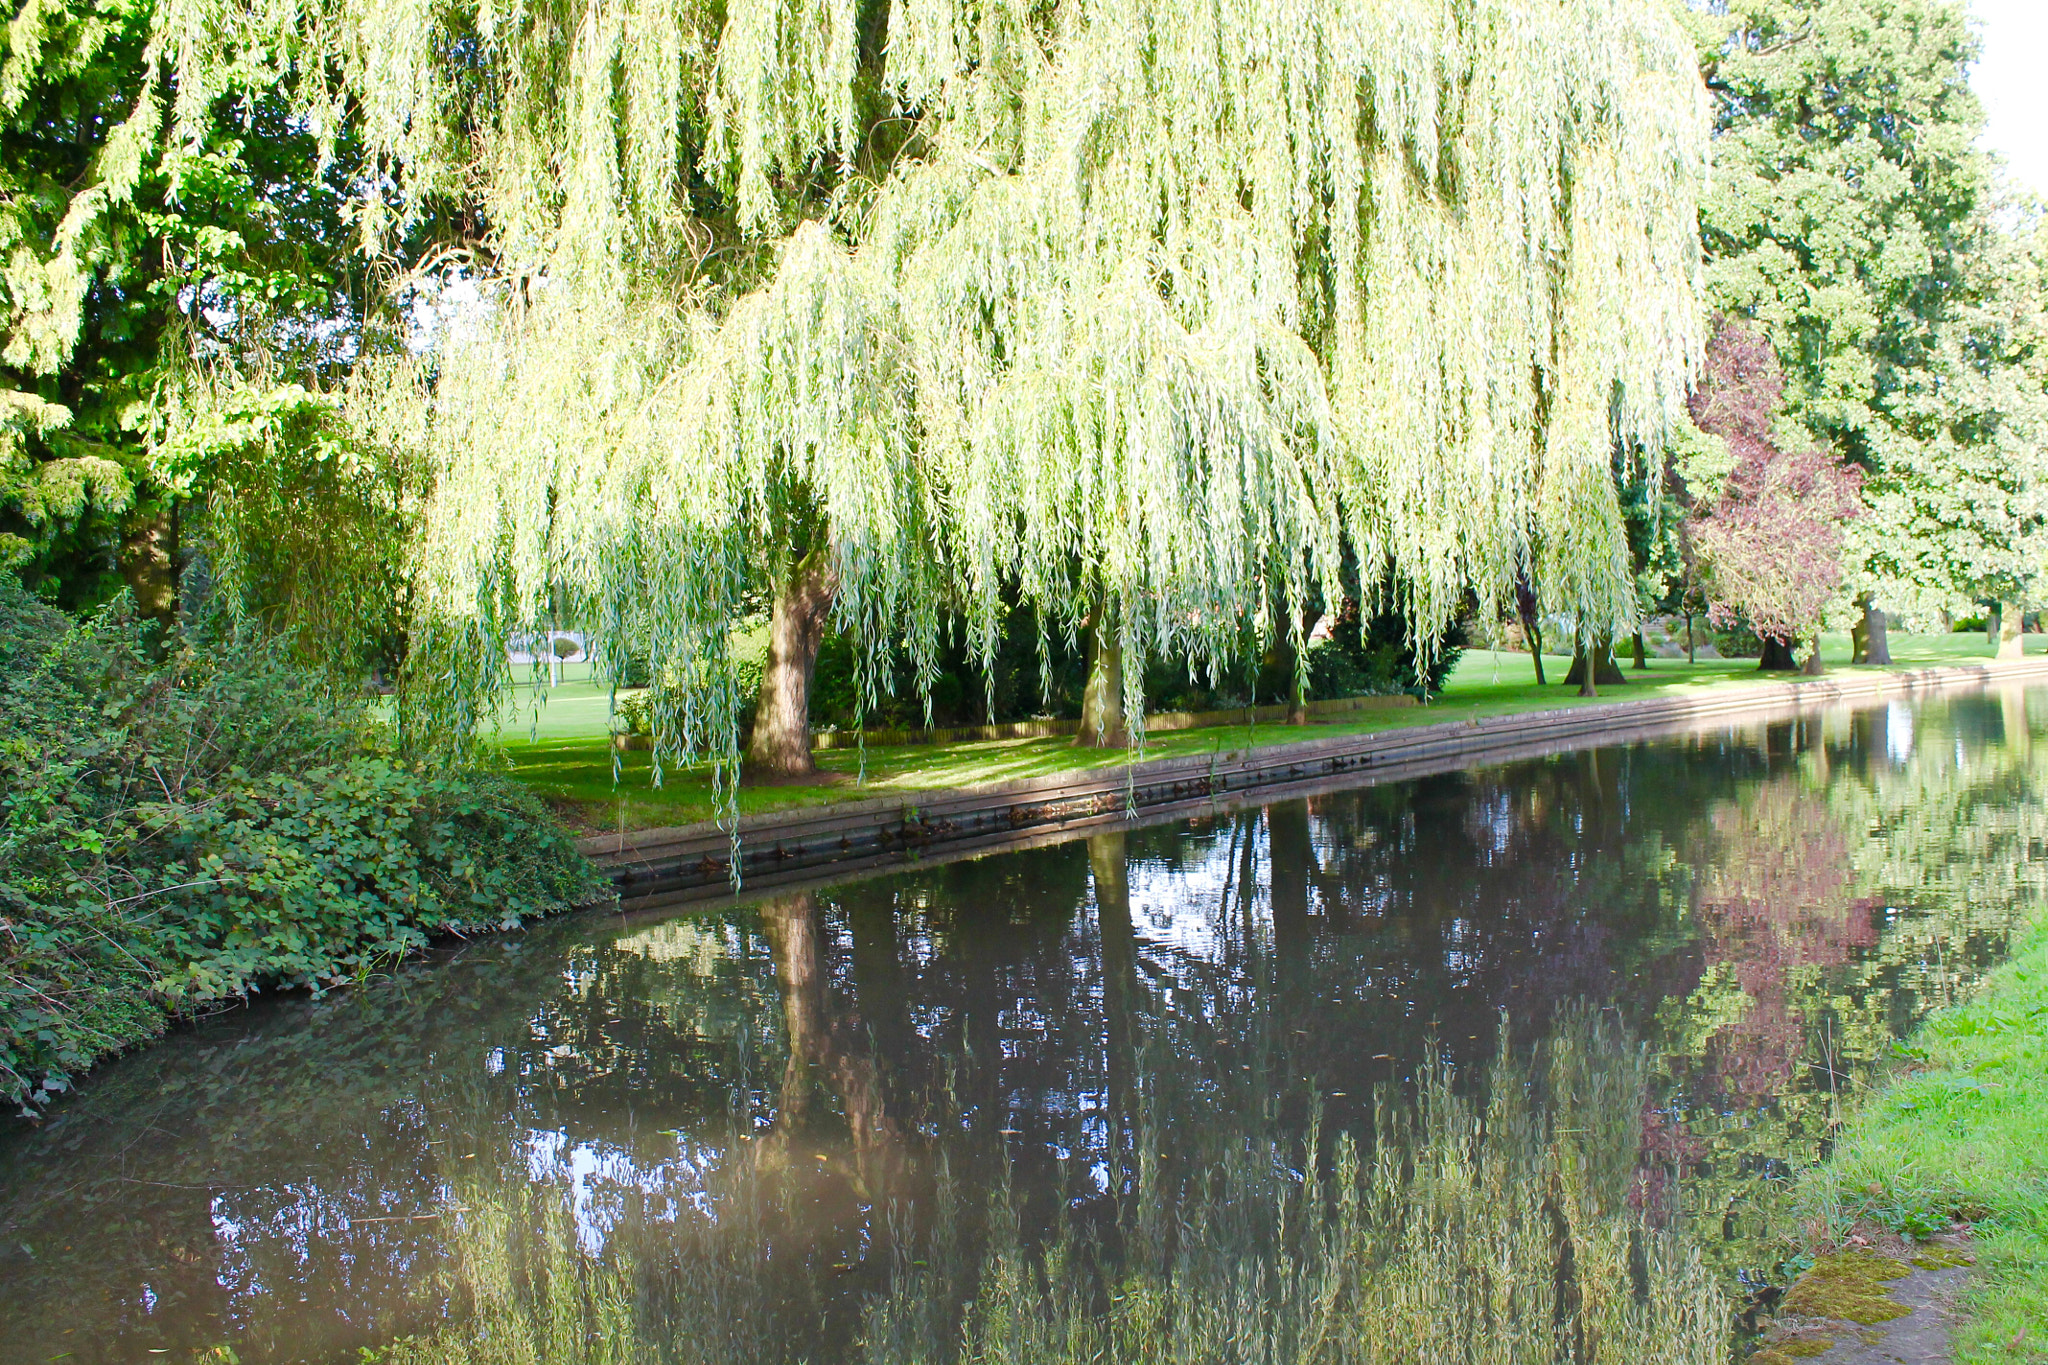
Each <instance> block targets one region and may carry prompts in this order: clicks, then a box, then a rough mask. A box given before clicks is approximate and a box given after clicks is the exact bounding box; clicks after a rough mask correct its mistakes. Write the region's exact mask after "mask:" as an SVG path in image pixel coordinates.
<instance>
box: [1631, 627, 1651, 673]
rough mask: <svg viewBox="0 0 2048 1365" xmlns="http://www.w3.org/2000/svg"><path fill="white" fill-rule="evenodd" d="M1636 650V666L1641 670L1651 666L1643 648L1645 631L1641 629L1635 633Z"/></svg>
mask: <svg viewBox="0 0 2048 1365" xmlns="http://www.w3.org/2000/svg"><path fill="white" fill-rule="evenodd" d="M1635 651H1636V668H1637V669H1639V670H1640V669H1646V668H1648V667H1649V666H1650V660H1649V657H1648V656H1647V654H1645V652H1644V650H1643V633H1642V632H1641V631H1640V630H1639V631H1637V632H1636V633H1635Z"/></svg>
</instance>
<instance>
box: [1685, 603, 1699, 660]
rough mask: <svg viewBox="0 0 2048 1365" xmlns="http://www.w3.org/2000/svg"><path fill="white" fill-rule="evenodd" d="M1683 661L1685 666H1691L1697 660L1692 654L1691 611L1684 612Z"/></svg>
mask: <svg viewBox="0 0 2048 1365" xmlns="http://www.w3.org/2000/svg"><path fill="white" fill-rule="evenodd" d="M1685 662H1686V666H1687V667H1691V666H1692V665H1693V664H1696V663H1698V662H1699V659H1698V658H1697V657H1695V656H1694V654H1693V643H1692V613H1691V612H1687V613H1686V614H1685Z"/></svg>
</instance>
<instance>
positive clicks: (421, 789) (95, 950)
mask: <svg viewBox="0 0 2048 1365" xmlns="http://www.w3.org/2000/svg"><path fill="white" fill-rule="evenodd" d="M0 735H4V736H5V738H4V739H0V1094H4V1095H5V1096H6V1097H7V1098H9V1099H11V1100H15V1101H22V1102H26V1103H29V1104H34V1103H37V1102H40V1101H42V1100H45V1099H47V1098H48V1097H49V1096H51V1095H53V1094H55V1093H56V1092H58V1091H60V1090H62V1089H64V1088H65V1087H66V1086H67V1085H68V1084H69V1083H70V1078H71V1077H72V1076H74V1075H76V1074H77V1073H78V1072H79V1071H82V1070H83V1069H85V1068H86V1067H88V1066H90V1065H91V1064H92V1063H93V1062H94V1061H95V1060H96V1059H98V1058H100V1057H103V1056H105V1055H107V1054H109V1053H112V1052H116V1051H119V1050H120V1049H122V1048H124V1047H127V1046H129V1045H131V1044H133V1043H136V1042H138V1041H141V1040H143V1039H146V1038H149V1037H152V1036H154V1035H155V1034H157V1033H159V1032H161V1031H162V1030H163V1029H164V1027H165V1026H166V1025H167V1023H168V1022H169V1021H170V1020H171V1019H172V1018H174V1017H176V1016H177V1015H179V1014H181V1013H184V1012H189V1011H192V1010H196V1009H199V1008H203V1007H204V1006H206V1005H208V1004H210V1003H214V1002H218V1001H222V1000H227V999H232V998H236V997H240V996H244V995H247V994H249V993H250V992H252V991H256V990H260V989H263V988H265V987H269V986H303V987H311V988H313V989H315V990H319V989H324V988H326V987H328V986H332V985H335V984H338V983H341V982H344V981H349V980H352V979H358V978H360V977H362V976H363V975H365V974H367V973H368V972H369V971H370V970H372V969H373V968H374V967H375V966H376V965H377V964H378V963H380V962H389V961H391V960H393V959H394V958H397V957H399V956H402V955H404V954H406V953H409V952H413V951H415V950H417V949H419V948H421V947H423V946H425V945H426V943H427V942H428V940H429V939H430V937H432V936H433V935H435V934H441V933H449V932H460V931H462V930H466V929H470V928H476V927H486V926H487V927H493V928H498V927H512V926H514V925H517V924H518V923H520V922H521V921H522V920H523V919H525V918H528V917H531V916H535V915H540V914H545V913H547V912H549V911H552V910H556V909H559V908H562V907H564V906H566V905H570V904H573V903H576V902H578V901H582V900H586V899H589V898H591V897H593V896H595V895H596V894H598V892H599V889H600V884H599V882H598V880H597V878H596V875H595V873H594V871H593V870H592V869H591V868H590V866H589V864H587V863H586V862H584V861H583V859H582V858H580V857H579V856H578V855H577V853H576V851H575V848H574V846H573V844H571V843H570V842H569V840H568V838H567V836H565V835H564V834H562V833H561V832H560V831H559V830H558V829H557V828H555V826H554V825H553V824H552V823H551V822H550V821H549V820H548V818H547V816H546V814H545V812H544V811H543V810H542V809H541V807H540V806H539V804H538V803H537V802H536V801H535V799H534V798H533V797H532V796H531V795H529V794H528V793H526V792H525V791H524V790H522V789H521V788H519V787H518V786H516V785H515V784H513V783H511V782H509V781H506V780H504V779H501V778H498V777H495V776H492V775H489V774H482V773H474V772H459V771H439V770H432V769H427V768H423V767H419V766H416V765H411V764H407V763H403V762H401V761H399V760H398V759H396V758H394V757H392V756H391V755H389V754H385V753H380V752H377V751H376V747H375V746H376V741H377V738H378V732H377V731H376V730H375V729H374V727H372V726H371V725H370V724H369V722H368V718H367V713H366V712H365V711H364V709H363V704H362V702H361V701H360V700H358V699H356V698H353V697H350V696H346V695H344V694H343V691H342V690H341V689H337V688H335V687H333V686H332V685H331V684H330V683H329V680H327V679H326V678H324V677H322V676H321V675H319V674H317V673H314V672H311V671H309V670H307V669H305V668H303V667H300V666H299V665H297V664H295V663H293V662H292V660H291V657H290V655H289V653H288V651H287V649H286V648H285V642H284V641H281V640H279V639H278V638H276V637H275V636H268V635H265V634H264V633H262V632H261V631H258V630H255V629H251V628H242V629H234V628H230V627H228V626H226V625H225V624H221V623H210V624H204V623H203V624H202V625H201V626H199V627H197V628H195V629H192V630H189V631H187V632H185V633H183V634H181V635H176V636H173V637H171V638H170V639H169V640H168V641H159V640H156V639H154V638H152V631H151V628H147V627H144V626H142V625H140V624H138V623H137V622H136V621H135V620H134V619H133V618H132V617H131V616H130V615H128V614H127V613H126V612H125V611H123V610H122V609H121V608H120V607H118V606H117V607H116V608H114V609H111V610H109V611H107V612H104V613H102V614H101V615H100V616H98V617H96V618H95V619H93V620H92V621H90V622H87V623H85V624H83V625H78V624H75V623H73V622H72V621H71V620H70V619H69V618H67V617H65V616H63V615H62V614H60V613H57V612H54V611H52V610H50V609H49V608H47V607H44V606H42V605H41V604H39V603H37V602H35V601H34V600H33V599H31V598H30V597H28V595H27V594H26V593H24V592H23V591H22V590H21V589H20V587H19V585H18V584H16V583H15V581H14V580H13V579H12V577H11V576H7V575H0Z"/></svg>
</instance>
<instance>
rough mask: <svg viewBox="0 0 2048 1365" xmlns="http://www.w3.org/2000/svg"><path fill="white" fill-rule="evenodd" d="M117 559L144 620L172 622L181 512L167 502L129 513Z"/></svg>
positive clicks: (162, 622)
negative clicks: (179, 514) (179, 516)
mask: <svg viewBox="0 0 2048 1365" xmlns="http://www.w3.org/2000/svg"><path fill="white" fill-rule="evenodd" d="M115 558H116V561H117V562H118V564H119V566H120V569H121V577H122V579H123V580H124V581H125V582H126V583H127V584H128V591H129V592H130V593H132V594H133V595H134V597H135V610H136V612H137V614H138V615H140V616H141V617H142V618H143V619H144V620H147V621H154V622H156V623H157V624H158V625H169V624H170V622H171V618H172V617H174V616H176V615H177V612H178V512H177V507H176V504H173V503H165V504H163V505H161V506H158V507H155V508H151V509H149V510H139V509H138V510H137V511H135V512H133V513H130V514H129V516H128V517H127V518H125V519H124V520H123V521H122V523H121V546H120V549H119V551H118V552H117V554H116V556H115Z"/></svg>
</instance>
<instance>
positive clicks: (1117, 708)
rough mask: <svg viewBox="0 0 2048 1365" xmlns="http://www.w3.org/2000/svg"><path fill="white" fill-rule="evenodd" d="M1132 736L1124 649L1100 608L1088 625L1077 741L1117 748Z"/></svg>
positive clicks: (1084, 743) (1095, 745) (1078, 742)
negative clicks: (1126, 712) (1126, 708)
mask: <svg viewBox="0 0 2048 1365" xmlns="http://www.w3.org/2000/svg"><path fill="white" fill-rule="evenodd" d="M1130 738H1131V732H1130V727H1129V726H1128V725H1127V724H1126V723H1125V720H1124V649H1123V646H1122V645H1121V644H1120V643H1118V641H1117V638H1116V633H1115V631H1114V630H1112V629H1110V628H1109V627H1108V625H1107V624H1106V622H1105V621H1104V617H1103V613H1101V612H1097V613H1096V614H1095V619H1094V620H1093V621H1092V622H1090V623H1089V627H1088V684H1087V686H1086V687H1084V688H1082V689H1081V730H1080V733H1079V734H1077V735H1075V736H1074V743H1076V744H1082V745H1089V746H1092V747H1095V748H1099V749H1116V748H1121V747H1122V746H1124V745H1125V744H1128V743H1130Z"/></svg>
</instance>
